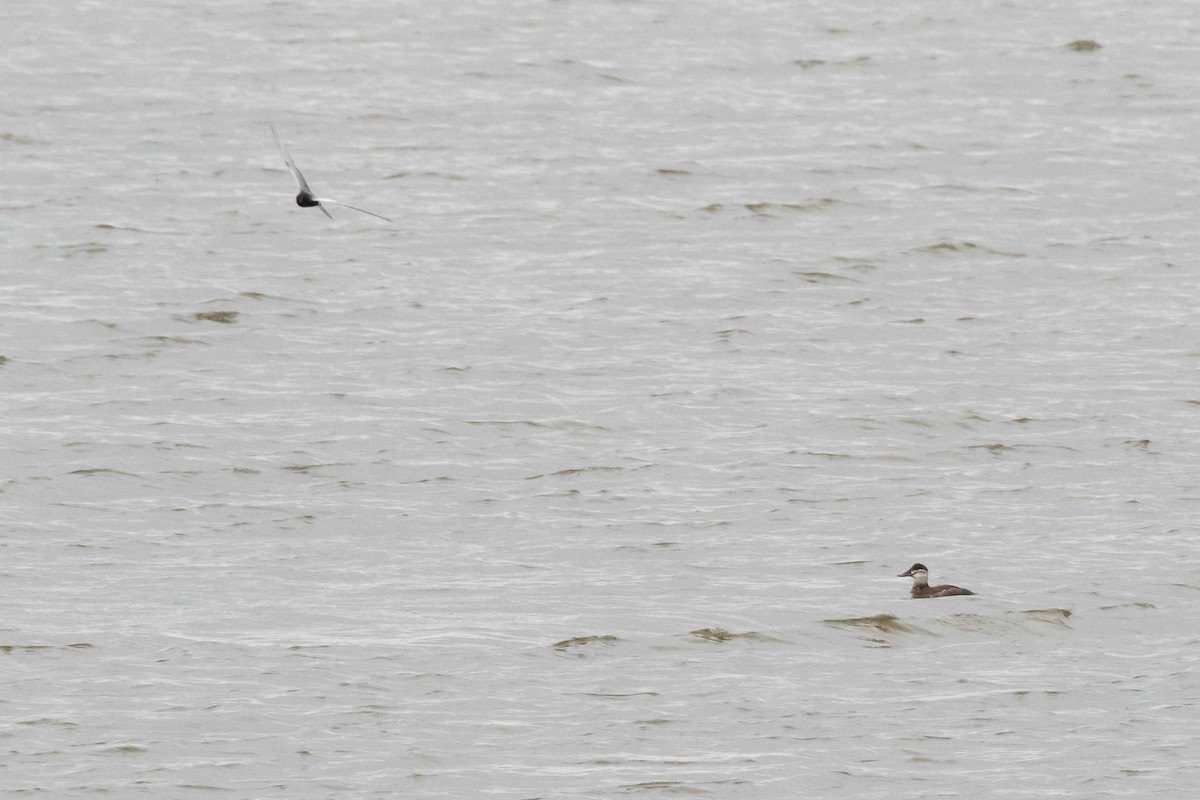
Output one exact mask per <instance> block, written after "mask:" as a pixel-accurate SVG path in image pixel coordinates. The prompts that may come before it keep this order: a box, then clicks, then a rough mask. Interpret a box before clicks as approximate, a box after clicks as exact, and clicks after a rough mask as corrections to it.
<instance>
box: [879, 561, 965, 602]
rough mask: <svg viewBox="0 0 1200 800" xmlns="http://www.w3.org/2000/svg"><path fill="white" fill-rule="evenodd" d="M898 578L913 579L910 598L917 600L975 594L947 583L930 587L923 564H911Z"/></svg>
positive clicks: (927, 572) (927, 569) (926, 570)
mask: <svg viewBox="0 0 1200 800" xmlns="http://www.w3.org/2000/svg"><path fill="white" fill-rule="evenodd" d="M898 577H901V578H912V579H913V587H912V596H913V597H915V598H917V599H921V598H925V597H954V596H955V595H963V594H975V593H974V592H972V591H971V590H970V589H964V588H962V587H961V586H951V585H950V584H948V583H944V584H942V585H941V586H930V585H929V568H928V567H926V566H925V565H924V564H913V565H912V566H911V567H909V568H908V572H901V573H900V575H899V576H898Z"/></svg>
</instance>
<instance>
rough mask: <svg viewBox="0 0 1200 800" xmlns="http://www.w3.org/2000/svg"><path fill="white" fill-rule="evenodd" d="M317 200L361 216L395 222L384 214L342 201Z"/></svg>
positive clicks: (322, 198)
mask: <svg viewBox="0 0 1200 800" xmlns="http://www.w3.org/2000/svg"><path fill="white" fill-rule="evenodd" d="M316 199H317V202H318V203H333V204H334V205H335V206H341V207H342V208H348V209H350V210H351V211H357V212H359V213H360V214H370V215H371V216H372V217H378V218H379V219H381V220H383V221H384V222H393V221H394V220H391V219H388V218H387V217H385V216H384V215H383V214H376V213H375V212H374V211H367V210H366V209H365V208H359V207H358V206H352V205H350V204H349V203H343V202H341V201H340V200H330V199H329V198H328V197H318V198H316Z"/></svg>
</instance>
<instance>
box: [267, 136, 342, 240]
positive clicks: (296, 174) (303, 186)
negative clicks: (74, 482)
mask: <svg viewBox="0 0 1200 800" xmlns="http://www.w3.org/2000/svg"><path fill="white" fill-rule="evenodd" d="M271 135H272V136H274V137H275V146H276V147H278V148H279V152H280V153H282V154H283V163H285V164H287V168H288V171H289V172H291V173H292V177H293V178H295V179H296V185H298V186H299V187H300V191H301V192H308V193H309V194H312V189H309V188H308V181H306V180H304V176H303V175H301V174H300V170H299V169H298V168H297V167H296V162H295V161H292V157H291V156H289V155H288V151H287V150H284V149H283V142H281V141H279V134H278V133H276V132H275V126H274V125H272V126H271ZM321 210H322V211H325V209H321ZM325 216H329V212H328V211H325ZM331 219H332V218H331Z"/></svg>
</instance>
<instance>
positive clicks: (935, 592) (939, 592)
mask: <svg viewBox="0 0 1200 800" xmlns="http://www.w3.org/2000/svg"><path fill="white" fill-rule="evenodd" d="M956 594H975V593H974V592H972V591H971V590H970V589H964V588H962V587H961V586H951V585H950V584H948V583H947V584H944V585H942V586H930V587H929V594H927V595H925V596H926V597H953V596H954V595H956Z"/></svg>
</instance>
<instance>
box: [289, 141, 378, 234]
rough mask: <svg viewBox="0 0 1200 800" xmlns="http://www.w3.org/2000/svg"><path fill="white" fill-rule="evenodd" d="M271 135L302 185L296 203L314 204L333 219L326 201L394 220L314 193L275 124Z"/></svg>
mask: <svg viewBox="0 0 1200 800" xmlns="http://www.w3.org/2000/svg"><path fill="white" fill-rule="evenodd" d="M271 135H272V136H274V137H275V144H276V146H277V147H278V148H279V152H280V153H282V154H283V161H284V163H286V164H287V168H288V170H289V171H290V172H291V173H292V177H293V178H295V179H296V185H297V186H299V187H300V193H299V194H297V195H296V205H298V206H300V207H301V208H312V207H313V206H316V207H317V208H319V209H321V213H323V214H324V215H325V216H327V217H329V218H330V219H333V215H332V214H330V213H329V209H327V208H325V204H326V203H330V204H332V205H335V206H342V207H343V208H348V209H350V210H351V211H357V212H359V213H360V214H370V215H371V216H372V217H378V218H379V219H382V220H384V221H386V222H391V221H392V220H390V219H388V218H387V217H385V216H383V215H382V214H376V213H375V212H374V211H367V210H366V209H365V208H359V207H358V206H352V205H350V204H349V203H343V202H341V201H340V200H330V199H329V198H328V197H317V196H316V195H315V194H313V193H312V189H309V188H308V181H306V180H304V176H303V175H301V174H300V170H299V169H297V168H296V162H295V161H292V157H291V156H289V155H288V152H287V150H284V149H283V142H281V141H279V134H278V133H276V132H275V126H274V125H272V126H271Z"/></svg>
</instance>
